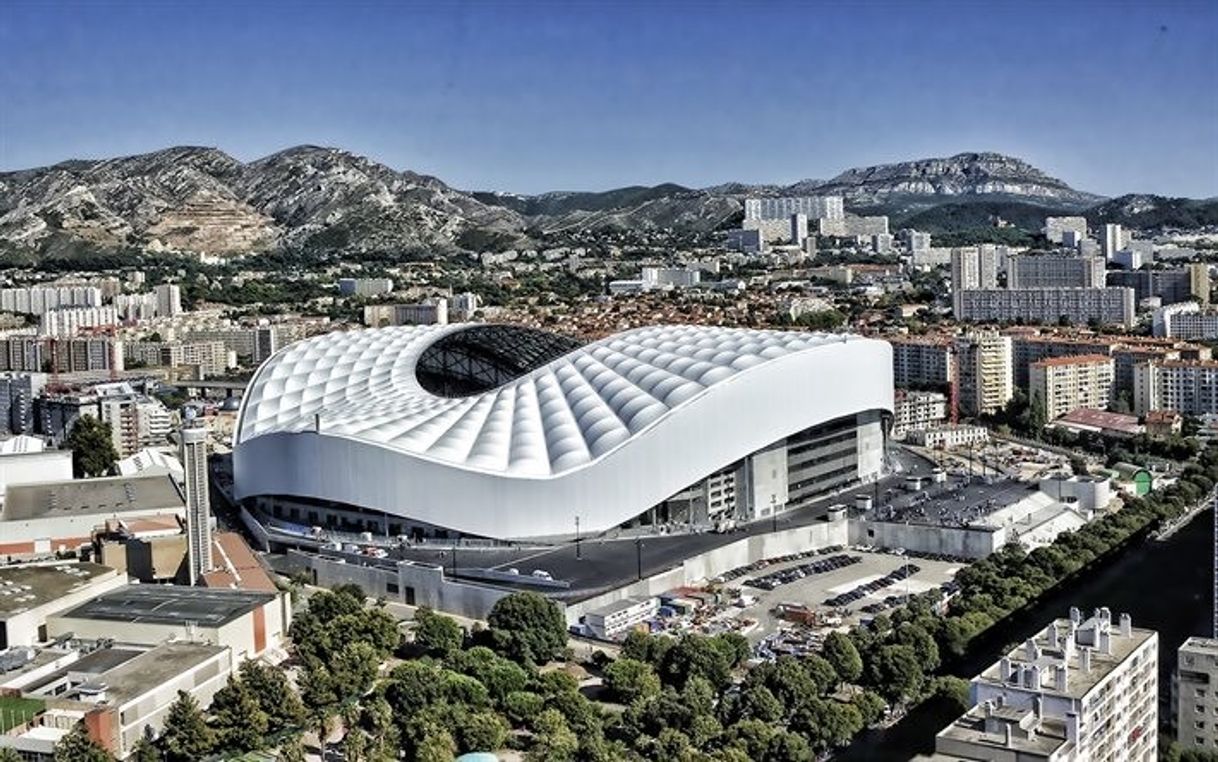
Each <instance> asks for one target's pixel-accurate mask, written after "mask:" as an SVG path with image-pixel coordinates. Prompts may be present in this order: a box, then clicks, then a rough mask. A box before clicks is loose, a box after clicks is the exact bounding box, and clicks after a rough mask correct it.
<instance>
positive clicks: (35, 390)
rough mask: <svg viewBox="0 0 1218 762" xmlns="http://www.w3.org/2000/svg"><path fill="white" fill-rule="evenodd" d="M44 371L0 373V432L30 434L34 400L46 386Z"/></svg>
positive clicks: (31, 431)
mask: <svg viewBox="0 0 1218 762" xmlns="http://www.w3.org/2000/svg"><path fill="white" fill-rule="evenodd" d="M46 383H47V376H46V374H45V373H13V372H11V371H5V372H2V373H0V432H4V433H7V434H32V433H33V432H34V430H35V428H37V427H36V422H37V419H36V417H35V415H34V400H36V399H37V398H38V396H39V395H40V394H42V389H43V387H45V386H46Z"/></svg>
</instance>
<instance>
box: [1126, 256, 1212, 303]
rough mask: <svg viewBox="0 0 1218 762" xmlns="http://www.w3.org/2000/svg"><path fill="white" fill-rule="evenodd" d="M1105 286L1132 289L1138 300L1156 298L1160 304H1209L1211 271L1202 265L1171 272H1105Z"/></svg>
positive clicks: (1197, 264)
mask: <svg viewBox="0 0 1218 762" xmlns="http://www.w3.org/2000/svg"><path fill="white" fill-rule="evenodd" d="M1108 285H1110V286H1126V287H1128V288H1132V289H1133V290H1134V299H1136V300H1137V301H1141V300H1143V299H1147V298H1150V297H1158V298H1159V300H1160V302H1161V303H1162V304H1163V305H1169V304H1179V303H1180V302H1187V301H1195V302H1198V303H1200V304H1203V305H1208V304H1209V301H1210V272H1209V268H1208V266H1207V265H1206V264H1205V263H1203V262H1198V263H1193V264H1190V265H1188V266H1186V267H1181V268H1178V269H1174V270H1133V271H1127V270H1117V271H1113V272H1110V273H1108Z"/></svg>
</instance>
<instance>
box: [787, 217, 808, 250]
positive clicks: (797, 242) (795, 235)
mask: <svg viewBox="0 0 1218 762" xmlns="http://www.w3.org/2000/svg"><path fill="white" fill-rule="evenodd" d="M807 239H808V215H806V214H804V213H803V212H797V213H795V214H792V215H791V245H792V246H803V245H804V241H806V240H807Z"/></svg>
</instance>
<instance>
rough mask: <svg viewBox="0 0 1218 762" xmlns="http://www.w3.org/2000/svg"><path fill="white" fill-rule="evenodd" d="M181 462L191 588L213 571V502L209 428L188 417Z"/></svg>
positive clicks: (183, 435) (184, 425)
mask: <svg viewBox="0 0 1218 762" xmlns="http://www.w3.org/2000/svg"><path fill="white" fill-rule="evenodd" d="M181 437H182V445H181V451H180V456H181V461H182V469H183V476H184V478H185V481H186V534H187V556H188V558H187V563H188V566H189V573H190V584H192V585H193V584H196V583H197V582H198V581H199V578H200V577H202V576H203V574H205V573H207V572H208V571H211V569H212V561H211V500H210V499H209V497H208V493H207V488H208V487H207V485H208V481H207V427H206V426H205V425H204V424H203V423H202V422H201V421H198V420H196V419H195V418H193V417H191V416H189V415H188V416H187V418H186V420H185V421H184V422H183V424H182V430H181Z"/></svg>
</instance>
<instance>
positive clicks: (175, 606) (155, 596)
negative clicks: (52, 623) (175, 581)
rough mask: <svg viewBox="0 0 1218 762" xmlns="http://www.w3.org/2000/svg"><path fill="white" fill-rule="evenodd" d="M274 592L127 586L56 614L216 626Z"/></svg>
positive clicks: (272, 597) (263, 602)
mask: <svg viewBox="0 0 1218 762" xmlns="http://www.w3.org/2000/svg"><path fill="white" fill-rule="evenodd" d="M275 597H276V594H275V593H263V592H254V591H249V590H216V589H209V588H205V587H183V586H181V585H130V586H128V587H125V588H122V589H120V590H114V591H112V592H109V593H106V594H105V595H102V596H99V597H97V598H94V599H93V600H91V601H88V602H86V603H82V604H81V605H79V606H77V607H76V608H74V609H71V610H70V611H66V612H64V613H63V614H60V617H62V618H64V619H95V620H104V621H111V622H128V623H143V624H166V625H180V624H184V623H186V622H191V623H194V624H196V625H200V626H203V627H220V626H222V625H225V624H228V623H229V622H231V621H233V620H234V619H237V618H238V617H240V616H242V615H244V614H246V613H248V612H250V611H253V610H254V609H255V608H258V607H259V606H263V605H266V604H267V603H269V602H271V601H273V600H275Z"/></svg>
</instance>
